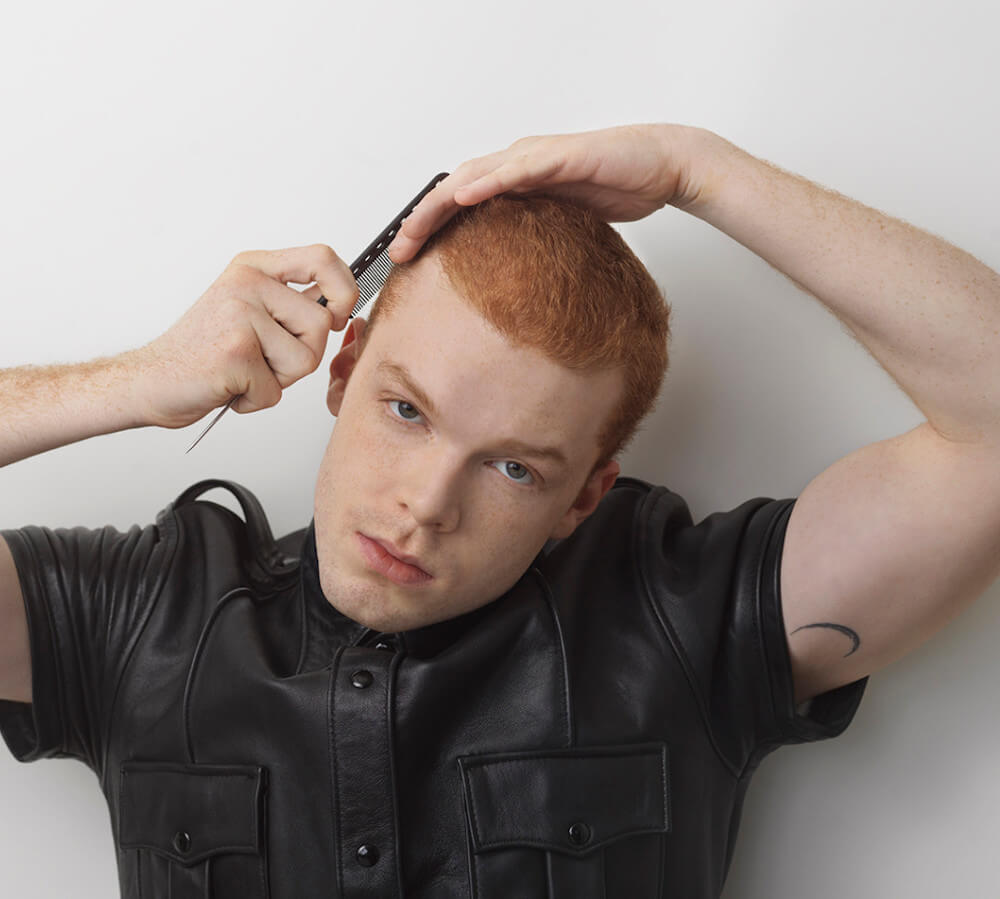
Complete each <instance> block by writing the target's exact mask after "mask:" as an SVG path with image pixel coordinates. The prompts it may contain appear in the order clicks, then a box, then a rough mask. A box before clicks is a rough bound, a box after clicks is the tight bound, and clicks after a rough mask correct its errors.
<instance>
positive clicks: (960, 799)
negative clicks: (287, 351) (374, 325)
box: [0, 0, 1000, 899]
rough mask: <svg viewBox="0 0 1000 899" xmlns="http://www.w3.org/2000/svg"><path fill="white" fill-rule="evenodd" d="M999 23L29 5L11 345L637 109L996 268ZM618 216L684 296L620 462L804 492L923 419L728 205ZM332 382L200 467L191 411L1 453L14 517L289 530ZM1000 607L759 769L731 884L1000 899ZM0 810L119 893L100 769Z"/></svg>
mask: <svg viewBox="0 0 1000 899" xmlns="http://www.w3.org/2000/svg"><path fill="white" fill-rule="evenodd" d="M998 26H1000V14H998V13H997V12H996V11H995V6H994V5H993V4H988V3H986V2H983V0H955V2H952V3H950V4H947V5H946V4H941V3H938V4H919V5H918V4H912V3H902V2H893V0H841V2H839V3H837V4H804V3H801V2H799V0H762V2H759V3H756V4H745V3H735V2H733V3H728V4H727V3H720V2H712V0H703V2H700V3H689V4H677V3H664V2H662V0H659V2H653V0H618V2H616V3H614V4H607V5H604V6H602V7H600V8H594V9H593V10H586V9H585V7H583V6H581V5H580V4H576V3H573V4H571V3H568V2H565V0H560V2H547V3H546V2H542V3H540V4H537V3H531V2H526V0H512V2H508V3H506V4H502V5H501V4H490V5H482V6H478V5H476V4H469V3H464V2H458V0H424V2H422V3H406V4H402V3H401V4H393V3H389V4H383V5H381V6H376V5H373V4H362V3H356V4H351V5H348V4H343V3H337V4H334V3H328V2H326V3H325V2H321V0H285V2H282V3H280V4H279V3H261V2H259V0H243V2H241V3H238V4H237V3H224V2H220V0H174V2H173V3H171V4H157V5H156V6H153V5H151V4H140V3H134V2H131V3H130V2H125V0H91V2H88V3H85V4H81V3H71V2H69V0H56V2H49V3H46V2H39V3H35V4H27V3H21V4H17V5H13V4H11V5H8V8H6V9H5V14H4V21H3V25H2V26H0V83H2V84H3V90H2V94H0V111H2V115H0V122H2V125H0V127H2V129H3V138H2V141H0V162H2V167H0V185H2V188H0V190H2V193H0V229H2V231H0V239H2V250H0V285H2V286H0V290H2V298H3V299H2V302H3V314H2V318H0V366H2V367H6V366H10V365H15V364H25V363H46V362H56V361H73V360H80V359H85V358H90V357H93V356H96V355H100V354H111V353H115V352H118V351H120V350H123V349H126V348H129V347H132V346H136V345H138V344H140V343H143V342H146V341H148V340H150V339H151V338H152V337H154V336H155V335H156V334H158V333H159V332H160V331H162V330H163V329H164V328H166V327H167V326H168V325H169V324H170V323H172V322H173V321H174V320H176V319H177V318H178V317H179V316H180V315H181V313H182V312H183V311H184V309H185V308H187V306H188V305H190V304H191V303H192V302H193V301H194V300H195V299H196V298H197V297H198V296H199V295H200V294H201V293H202V291H203V290H204V289H205V288H206V287H207V286H208V285H209V283H211V281H212V280H214V278H215V277H216V276H217V275H218V274H219V273H220V272H221V270H222V269H223V268H224V267H225V265H226V264H227V262H228V261H229V259H230V258H231V257H232V256H233V255H234V254H235V253H236V252H238V251H239V250H242V249H257V248H276V247H283V246H295V245H300V244H305V243H313V242H323V243H329V244H330V245H331V246H333V247H334V248H335V249H337V250H338V252H340V253H341V255H343V256H345V257H347V258H348V259H350V258H353V256H354V255H355V254H356V253H357V252H358V251H359V250H360V249H361V248H362V247H363V246H364V245H365V243H367V241H368V240H369V239H370V237H371V235H373V234H374V233H376V232H377V231H378V230H379V229H380V228H381V227H382V226H383V225H384V223H385V222H386V221H387V220H388V219H389V217H390V216H392V215H394V214H395V213H396V212H397V211H398V209H399V207H400V206H401V205H402V204H403V203H404V202H405V201H406V199H408V198H409V197H410V196H411V195H412V194H413V193H414V192H415V191H416V190H417V189H418V188H419V187H420V186H421V185H422V184H423V183H424V182H425V181H426V180H427V179H428V178H429V177H430V176H431V175H432V174H433V173H434V172H437V171H440V170H446V169H447V170H450V169H451V168H453V167H454V166H456V165H457V164H458V163H459V162H461V161H462V160H463V159H465V158H467V157H468V156H471V155H478V154H481V153H485V152H489V151H492V150H495V149H499V148H500V147H502V146H506V145H507V144H508V143H510V142H511V141H512V140H514V139H515V138H517V137H521V136H523V135H526V134H537V133H548V132H555V131H572V130H583V129H590V128H597V127H604V126H607V125H613V124H622V123H628V122H640V121H656V120H673V121H678V122H683V123H687V124H693V125H701V126H704V127H708V128H711V129H713V130H715V131H717V132H719V133H720V134H722V135H723V136H725V137H727V138H729V139H730V140H733V141H734V142H736V143H738V144H740V145H741V146H743V147H745V148H746V149H748V150H750V151H751V152H753V153H756V154H757V155H760V156H763V157H765V158H768V159H770V160H772V161H774V162H776V163H777V164H779V165H781V166H782V167H785V168H788V169H791V170H793V171H797V172H800V173H802V174H805V175H807V176H808V177H810V178H812V179H814V180H816V181H819V182H820V183H823V184H826V185H828V186H831V187H834V188H836V189H837V190H839V191H841V192H843V193H846V194H848V195H851V196H855V197H857V198H858V199H861V200H862V201H864V202H866V203H868V204H870V205H873V206H876V207H878V208H880V209H883V210H885V211H887V212H889V213H891V214H893V215H897V216H899V217H902V218H905V219H907V220H909V221H912V222H914V223H915V224H917V225H920V226H921V227H924V228H926V229H927V230H930V231H932V232H934V233H936V234H940V235H942V236H943V237H945V238H947V239H949V240H951V241H952V242H954V243H957V244H958V245H959V246H961V247H963V248H965V249H967V250H968V251H970V252H971V253H973V254H974V255H976V256H978V257H979V258H980V259H982V260H984V261H985V262H986V263H987V264H989V265H991V266H992V267H994V268H996V267H998V266H1000V249H998V247H1000V216H998V215H997V212H996V208H995V207H996V201H997V198H998V197H1000V167H998V164H997V157H996V153H997V150H996V147H997V144H998V143H1000V120H998V117H997V116H996V85H997V84H998V83H1000V54H998V53H997V52H996V33H997V28H998ZM621 230H622V232H623V234H624V235H625V237H626V239H627V240H628V241H629V242H630V243H631V245H632V246H633V247H634V248H635V250H636V251H637V252H638V253H639V255H640V256H641V257H642V258H643V260H644V261H645V262H646V263H647V264H648V266H649V267H650V269H651V270H652V272H653V273H654V275H655V276H656V278H657V279H658V280H659V281H660V283H661V284H663V286H664V287H665V289H666V291H667V293H668V297H669V299H670V300H671V302H672V304H673V308H674V318H673V327H674V338H673V343H672V354H673V355H672V360H673V361H672V367H671V372H670V373H669V374H668V379H667V384H666V387H665V389H664V392H663V396H662V400H661V403H660V405H659V408H658V410H657V412H656V413H655V416H654V417H653V418H652V419H651V420H650V421H649V422H648V424H647V426H646V428H645V430H644V432H643V434H642V436H641V437H640V439H639V440H638V442H637V443H636V444H635V446H634V449H633V450H632V451H631V452H630V453H629V455H628V456H627V457H626V460H625V463H626V464H625V469H626V472H627V473H629V474H633V475H637V476H640V477H644V478H647V479H649V480H654V481H657V482H660V483H665V484H667V485H669V486H670V487H671V488H672V489H674V490H676V491H677V492H679V493H681V494H682V495H683V496H685V497H686V498H687V499H688V501H689V503H690V505H691V509H692V513H693V514H694V516H695V519H696V520H698V519H700V518H702V517H703V516H704V515H706V514H708V513H709V512H712V511H715V510H717V509H730V508H732V507H733V506H735V505H738V504H739V503H740V502H742V501H743V500H745V499H748V498H750V497H753V496H773V497H785V496H795V495H797V494H799V493H800V492H801V491H802V489H803V488H804V487H805V485H806V484H807V483H808V481H809V480H810V479H811V478H812V477H813V476H815V475H816V474H818V473H819V472H820V471H822V470H823V469H824V468H825V467H826V466H828V465H829V464H831V463H832V462H834V461H835V460H836V459H838V458H839V457H841V456H843V455H845V454H846V453H848V452H850V451H852V450H854V449H856V448H858V447H860V446H862V445H864V444H867V443H871V442H873V441H875V440H880V439H883V438H885V437H888V436H891V435H894V434H898V433H900V432H902V431H905V430H908V429H909V428H911V427H913V426H914V425H916V424H917V423H918V422H919V421H921V420H922V416H921V415H920V413H919V412H918V411H917V410H916V408H915V407H914V406H913V404H912V403H911V402H910V401H909V399H908V398H907V397H906V396H905V395H904V394H903V393H901V392H900V391H899V389H898V388H897V387H896V386H895V384H894V383H893V382H892V381H891V379H890V378H889V377H888V375H886V374H885V373H884V372H883V371H882V370H881V369H880V368H879V366H878V365H877V364H876V363H875V362H874V361H873V360H872V358H871V357H870V356H868V354H867V352H866V351H865V350H864V349H862V348H861V347H860V346H859V345H858V344H856V343H854V342H853V341H852V339H851V338H849V337H848V336H847V335H846V334H845V332H844V331H842V330H841V327H840V325H839V323H838V322H837V321H836V319H835V318H834V317H833V316H832V315H831V314H830V313H828V312H827V311H826V310H825V309H824V308H823V307H822V306H821V305H820V304H818V303H817V302H816V301H815V300H813V299H811V298H809V297H807V296H805V295H803V294H801V293H799V292H798V291H797V290H796V288H795V287H794V286H793V285H791V283H790V282H788V281H787V280H785V279H784V278H783V277H782V276H780V275H778V274H776V273H775V272H774V271H773V270H771V269H770V268H769V267H768V266H767V265H766V264H764V263H763V262H761V261H760V260H759V259H757V258H756V257H754V256H753V255H752V254H750V253H749V252H748V251H746V250H744V249H743V248H742V247H740V246H738V245H736V244H735V243H733V242H731V241H729V240H728V239H727V238H726V237H724V236H723V235H721V234H719V233H717V232H715V231H714V230H713V229H712V228H710V227H709V226H707V225H705V224H704V223H702V222H699V221H697V220H694V219H693V218H690V217H688V216H685V215H684V214H683V213H680V212H677V211H675V210H664V211H662V212H660V213H657V214H656V215H654V216H653V217H651V218H649V219H646V220H645V221H642V222H638V223H634V224H630V225H624V226H621ZM334 342H335V341H331V347H330V349H329V351H328V358H329V352H332V347H333V343H334ZM338 342H339V341H338ZM320 371H321V372H322V369H321V370H320ZM324 389H325V382H324V376H323V374H322V373H318V374H316V375H315V376H313V377H311V378H309V379H307V380H306V381H304V382H301V383H300V384H297V385H295V386H294V387H292V388H291V389H290V390H289V391H288V392H287V393H286V396H285V397H284V399H283V400H282V402H281V404H280V405H279V406H277V407H276V408H274V409H271V410H268V411H266V412H262V413H260V414H257V415H252V416H237V415H235V414H231V415H229V416H227V417H226V418H225V419H224V420H223V421H222V422H221V423H220V425H219V426H218V428H216V430H215V431H213V433H212V434H211V435H210V436H209V437H208V438H206V440H205V442H204V443H203V444H202V445H200V446H199V447H198V449H197V450H196V451H195V452H194V453H192V454H191V455H189V456H185V455H184V449H185V448H186V447H187V445H188V443H189V442H190V440H191V439H192V437H193V435H194V434H195V433H197V428H196V427H193V428H190V429H188V430H187V431H184V432H175V431H154V430H152V429H146V430H142V431H133V432H129V433H125V434H119V435H114V436H111V437H105V438H98V439H95V440H91V441H88V442H86V443H83V444H78V445H75V446H71V447H67V448H64V449H61V450H58V451H55V452H52V453H49V454H47V455H45V456H42V457H38V458H35V459H32V460H28V461H25V462H22V463H20V464H17V465H15V466H12V467H9V468H6V469H3V470H0V527H15V526H20V525H24V524H29V523H37V524H47V525H51V526H59V525H76V524H84V525H94V526H97V525H103V524H106V523H113V524H116V525H118V526H120V527H125V526H127V525H129V524H131V523H133V522H142V523H145V522H148V521H150V520H151V519H152V516H153V515H154V514H155V512H156V511H157V510H158V509H159V508H161V507H162V506H163V505H164V504H165V503H166V502H168V501H169V500H170V499H171V498H173V496H174V495H176V494H177V493H178V492H179V491H180V490H181V489H183V488H184V487H185V486H187V485H188V484H190V483H192V482H194V481H196V480H198V479H200V478H203V477H209V476H222V477H229V478H233V479H235V480H238V481H241V482H242V483H245V484H246V485H248V486H249V487H250V488H251V489H253V490H254V491H255V492H256V493H257V494H258V495H259V496H260V497H261V499H262V500H263V501H264V504H265V507H266V508H267V509H268V510H269V512H270V513H271V515H272V522H273V524H274V527H275V530H276V531H278V532H284V531H286V530H290V529H292V528H295V527H299V526H302V525H303V524H305V523H306V522H307V521H308V519H309V517H310V514H311V495H312V489H313V477H314V472H315V470H316V467H317V465H318V461H319V458H320V456H321V453H322V451H323V448H324V446H325V443H326V440H327V438H328V434H329V429H330V419H329V417H328V416H327V415H326V413H325V409H324V407H323V393H324ZM0 416H2V397H0ZM0 427H3V423H2V418H0ZM927 512H928V514H929V515H933V514H934V512H935V510H934V509H928V510H927ZM998 601H1000V584H995V585H994V586H993V588H992V589H991V590H990V591H989V592H988V593H987V594H986V595H985V596H984V597H983V598H982V599H981V600H980V601H979V603H978V604H977V605H976V606H975V607H974V608H973V609H972V610H971V611H970V612H968V613H966V614H965V615H964V616H963V617H962V618H960V619H959V620H958V621H957V622H955V623H954V624H952V625H951V626H950V627H949V628H948V629H947V630H945V631H944V632H943V633H942V634H941V635H940V636H938V637H937V638H936V639H935V640H934V641H932V642H931V643H930V644H928V645H927V646H925V647H924V648H923V649H921V650H919V651H918V652H916V653H914V654H913V655H911V656H910V657H908V658H907V659H905V660H903V661H902V662H900V663H897V664H896V665H895V666H894V667H892V668H890V669H888V670H886V671H885V672H883V673H881V674H879V675H878V676H876V677H875V678H873V680H872V683H871V685H870V687H869V690H868V693H867V696H866V698H865V701H864V702H863V703H862V706H861V709H860V711H859V713H858V716H857V719H856V721H855V723H854V725H853V726H852V727H851V729H850V730H849V731H848V732H847V733H846V734H845V735H844V736H843V737H842V738H840V739H838V740H835V741H832V742H829V743H825V744H822V745H819V746H811V747H796V748H789V749H783V750H780V751H779V752H778V753H776V754H775V755H774V756H772V757H771V758H770V759H768V760H767V761H766V762H765V763H764V765H763V766H762V768H761V770H760V772H759V774H758V776H757V778H756V780H755V782H754V784H753V785H752V787H751V789H750V794H749V798H748V802H747V807H746V812H745V816H744V824H743V829H742V833H741V840H740V843H739V844H738V848H737V853H736V858H735V862H734V865H733V869H732V872H731V875H730V880H729V883H728V886H727V889H726V892H725V899H801V897H811V899H827V897H830V899H832V897H840V896H843V895H851V896H856V897H862V899H864V897H897V896H899V897H904V896H905V897H912V899H920V897H932V896H934V897H936V896H939V895H941V894H943V893H946V894H947V895H950V896H975V897H980V896H993V895H996V868H995V862H994V855H995V852H996V849H995V845H994V844H995V840H994V838H993V836H994V834H995V833H996V831H997V828H998V826H1000V812H998V811H997V809H998V808H1000V778H998V777H997V773H998V770H1000V761H998V760H997V758H996V757H995V756H996V751H995V749H994V747H996V746H997V745H1000V720H998V716H997V715H995V714H992V712H993V710H994V709H995V708H996V703H995V686H994V685H995V683H996V682H997V681H998V679H1000V659H998V658H997V657H996V654H995V651H994V647H995V644H996V642H997V637H998V635H1000V609H998ZM0 806H2V811H0V878H2V880H0V893H2V894H3V895H10V896H18V897H19V899H36V897H46V899H49V897H55V896H63V895H67V896H74V897H77V899H98V897H101V899H106V897H108V896H113V895H116V894H117V880H116V875H115V869H114V861H113V856H114V853H113V846H112V841H111V830H110V825H109V819H108V813H107V810H106V807H105V805H104V800H103V797H102V796H101V794H100V792H99V790H98V787H97V783H96V780H95V778H94V776H93V775H92V774H91V773H90V772H89V771H88V770H87V769H85V768H84V767H83V766H81V765H79V764H78V763H74V762H70V761H60V762H44V763H40V764H35V765H18V764H17V763H15V762H14V761H13V760H12V759H11V757H10V756H9V754H7V753H6V752H5V751H4V750H0Z"/></svg>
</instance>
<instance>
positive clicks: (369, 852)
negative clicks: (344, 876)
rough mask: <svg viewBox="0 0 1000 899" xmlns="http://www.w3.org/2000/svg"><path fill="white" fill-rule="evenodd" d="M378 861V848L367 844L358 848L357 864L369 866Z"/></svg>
mask: <svg viewBox="0 0 1000 899" xmlns="http://www.w3.org/2000/svg"><path fill="white" fill-rule="evenodd" d="M377 861H378V849H376V848H375V847H374V846H368V845H367V844H366V845H364V846H362V847H361V848H360V849H359V850H358V864H359V865H362V866H363V867H365V868H370V867H371V866H372V865H374V864H375V862H377Z"/></svg>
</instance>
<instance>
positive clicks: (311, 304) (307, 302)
mask: <svg viewBox="0 0 1000 899" xmlns="http://www.w3.org/2000/svg"><path fill="white" fill-rule="evenodd" d="M310 290H311V291H312V292H313V293H315V295H316V297H315V298H312V299H311V298H309V297H308V296H306V293H307V291H302V292H300V291H298V290H294V289H293V288H291V287H285V286H284V285H283V284H278V283H277V282H274V281H270V282H267V283H266V284H265V285H263V288H262V290H261V292H260V300H261V302H262V303H263V306H264V309H265V310H266V311H267V313H268V315H270V316H271V318H272V319H274V321H276V322H277V323H278V324H279V325H280V326H281V327H282V328H284V329H285V331H287V332H288V333H289V334H290V335H291V336H292V337H294V338H296V339H298V340H300V341H302V342H303V343H305V344H306V346H308V347H309V349H310V350H312V352H313V353H314V354H315V355H316V356H317V358H319V359H322V358H323V353H324V352H325V351H326V339H327V337H328V336H329V334H330V330H331V329H332V328H333V325H334V318H335V316H334V313H333V312H332V311H331V310H330V309H329V308H327V307H324V306H320V305H319V303H317V302H316V299H317V298H318V297H319V295H320V292H321V288H320V286H319V285H318V284H317V285H314V286H313V287H312V288H310Z"/></svg>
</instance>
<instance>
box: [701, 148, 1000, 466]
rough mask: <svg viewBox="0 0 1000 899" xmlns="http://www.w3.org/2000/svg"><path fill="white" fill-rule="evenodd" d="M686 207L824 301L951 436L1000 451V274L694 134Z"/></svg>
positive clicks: (940, 429)
mask: <svg viewBox="0 0 1000 899" xmlns="http://www.w3.org/2000/svg"><path fill="white" fill-rule="evenodd" d="M692 140H693V152H692V160H693V161H692V163H691V166H692V178H691V179H690V180H691V182H692V183H693V184H695V185H697V186H698V188H699V189H698V191H697V193H696V196H695V197H694V199H693V200H691V202H690V203H688V204H687V205H686V206H684V208H685V210H686V211H688V212H690V213H692V214H693V215H695V216H697V217H698V218H701V219H703V220H704V221H706V222H708V223H709V224H712V225H714V226H715V227H717V228H719V229H720V230H722V231H723V232H725V233H726V234H728V235H729V236H730V237H732V238H734V239H735V240H737V241H739V242H740V243H741V244H743V245H744V246H746V247H747V248H748V249H750V250H752V251H753V252H754V253H756V254H757V255H759V256H761V257H762V258H763V259H765V260H766V261H767V262H769V263H770V264H771V265H773V266H774V267H775V268H776V269H778V270H779V271H781V272H783V273H784V274H786V275H787V276H788V277H789V278H791V279H792V280H793V281H794V282H796V283H797V284H798V285H799V286H801V287H802V288H804V289H805V290H806V291H808V292H809V293H811V294H812V295H813V296H815V297H816V298H817V299H819V300H820V301H821V302H822V303H823V304H824V305H826V306H827V307H828V308H829V309H830V310H831V311H832V312H833V313H834V314H835V315H836V316H837V317H838V318H839V319H840V320H841V321H842V322H844V324H845V325H847V327H848V328H849V329H850V330H851V331H852V332H853V333H854V334H855V335H856V336H857V337H858V339H859V340H860V341H861V342H862V343H863V344H864V345H865V346H866V347H867V348H868V349H869V351H870V352H871V353H872V355H873V356H874V357H875V358H876V359H877V360H878V361H879V363H881V365H882V366H883V367H884V368H885V369H886V370H887V371H888V372H889V373H890V374H891V375H892V376H893V378H894V379H895V380H896V382H897V383H898V384H899V385H900V387H902V389H903V390H904V391H905V392H906V393H907V394H908V395H909V396H910V398H911V399H912V400H913V401H914V403H916V405H917V406H918V407H919V408H920V410H921V411H922V412H923V413H924V414H925V415H926V416H927V419H928V421H929V423H930V424H931V426H932V427H934V428H935V429H936V430H937V431H938V432H939V433H941V434H942V435H943V436H945V437H947V438H949V439H952V440H957V441H962V442H982V443H990V444H992V445H996V446H1000V276H998V275H997V273H996V272H994V271H992V270H991V269H989V268H988V267H987V266H985V265H983V264H982V263H981V262H979V261H978V260H976V259H975V258H973V257H972V256H970V255H969V254H968V253H965V252H963V251H962V250H960V249H958V248H956V247H954V246H952V245H951V244H948V243H947V242H945V241H943V240H941V239H939V238H936V237H933V236H931V235H930V234H927V233H925V232H922V231H919V230H918V229H916V228H914V227H912V226H911V225H908V224H906V223H905V222H902V221H899V220H897V219H893V218H890V217H888V216H885V215H883V214H881V213H879V212H877V211H876V210H874V209H870V208H868V207H866V206H863V205H862V204H860V203H857V202H855V201H853V200H850V199H848V198H846V197H843V196H841V195H839V194H836V193H833V192H831V191H828V190H825V189H823V188H820V187H818V186H817V185H815V184H812V183H811V182H809V181H807V180H805V179H804V178H800V177H798V176H795V175H791V174H788V173H786V172H783V171H781V170H779V169H777V168H775V167H774V166H772V165H770V164H768V163H765V162H763V161H761V160H759V159H756V158H755V157H753V156H751V155H749V154H747V153H745V152H744V151H742V150H740V149H738V148H737V147H735V146H733V145H732V144H730V143H728V142H726V141H724V140H723V139H721V138H719V137H718V136H716V135H714V134H711V133H710V132H704V131H698V132H696V133H695V135H694V136H693V138H692Z"/></svg>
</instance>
